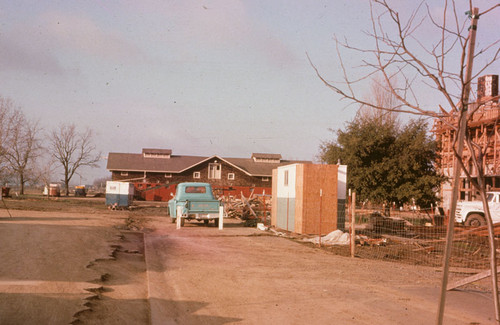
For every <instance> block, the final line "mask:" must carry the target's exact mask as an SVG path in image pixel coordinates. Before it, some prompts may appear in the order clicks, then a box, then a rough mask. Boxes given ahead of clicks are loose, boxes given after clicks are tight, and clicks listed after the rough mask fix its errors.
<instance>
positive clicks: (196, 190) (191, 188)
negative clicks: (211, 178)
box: [184, 186, 207, 193]
mask: <svg viewBox="0 0 500 325" xmlns="http://www.w3.org/2000/svg"><path fill="white" fill-rule="evenodd" d="M184 192H185V193H206V192H207V188H206V187H205V186H186V190H185V191H184Z"/></svg>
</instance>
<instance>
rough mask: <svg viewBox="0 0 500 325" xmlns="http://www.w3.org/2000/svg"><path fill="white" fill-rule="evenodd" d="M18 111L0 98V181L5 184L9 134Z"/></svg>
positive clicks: (11, 103)
mask: <svg viewBox="0 0 500 325" xmlns="http://www.w3.org/2000/svg"><path fill="white" fill-rule="evenodd" d="M18 114H20V111H19V110H17V109H16V108H15V106H14V102H13V101H12V100H10V99H8V98H3V97H0V179H1V180H2V183H4V184H5V183H7V180H8V179H9V178H10V176H11V170H10V169H9V162H8V160H7V157H6V156H7V152H8V149H9V146H10V145H11V144H10V140H11V139H10V134H11V132H12V130H13V129H15V121H16V119H17V116H18Z"/></svg>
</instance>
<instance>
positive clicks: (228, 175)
mask: <svg viewBox="0 0 500 325" xmlns="http://www.w3.org/2000/svg"><path fill="white" fill-rule="evenodd" d="M227 179H228V180H230V181H234V173H229V174H227Z"/></svg>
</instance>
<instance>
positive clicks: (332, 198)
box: [271, 164, 346, 234]
mask: <svg viewBox="0 0 500 325" xmlns="http://www.w3.org/2000/svg"><path fill="white" fill-rule="evenodd" d="M345 175H346V167H345V166H339V165H318V164H293V165H287V166H282V167H278V168H277V169H275V170H273V204H272V214H271V225H272V226H275V227H277V228H280V229H284V230H288V231H291V232H295V233H300V234H319V233H320V232H321V234H326V233H329V232H331V231H333V230H336V229H341V230H343V228H344V224H343V223H344V212H343V211H340V210H343V208H344V204H343V203H344V202H345ZM339 176H340V184H339ZM342 184H343V185H342ZM339 192H341V193H339ZM342 192H343V193H342ZM339 194H340V195H339ZM339 198H340V201H339ZM339 203H340V204H339ZM339 208H340V210H339ZM339 212H340V213H339Z"/></svg>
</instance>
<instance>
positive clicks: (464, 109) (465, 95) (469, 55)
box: [436, 8, 498, 325]
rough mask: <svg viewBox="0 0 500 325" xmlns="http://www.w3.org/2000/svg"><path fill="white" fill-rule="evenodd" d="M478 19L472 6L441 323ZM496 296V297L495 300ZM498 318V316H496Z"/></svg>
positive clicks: (459, 112) (439, 320)
mask: <svg viewBox="0 0 500 325" xmlns="http://www.w3.org/2000/svg"><path fill="white" fill-rule="evenodd" d="M478 19H479V9H478V8H474V9H473V10H472V12H471V26H470V29H469V48H468V51H467V65H466V69H465V78H464V86H463V89H462V96H461V97H462V102H461V103H460V109H459V111H458V116H457V123H458V124H457V128H458V134H457V137H456V139H457V140H456V146H457V147H456V154H455V163H454V165H453V188H452V192H451V204H450V215H449V219H448V231H447V233H446V248H445V254H444V261H443V279H442V282H441V296H440V301H439V310H438V316H437V321H436V324H438V325H442V324H443V316H444V307H445V302H446V290H447V289H446V288H447V286H448V274H449V271H450V257H451V249H452V246H453V230H454V229H453V227H454V225H455V211H456V209H457V201H458V194H459V187H460V175H461V168H462V167H461V161H460V160H461V159H462V154H463V149H464V140H465V132H466V131H467V117H468V104H469V93H470V84H471V76H472V63H473V59H474V49H475V45H476V44H475V43H476V31H477V22H478ZM497 299H498V297H496V300H497ZM497 319H498V318H497Z"/></svg>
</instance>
